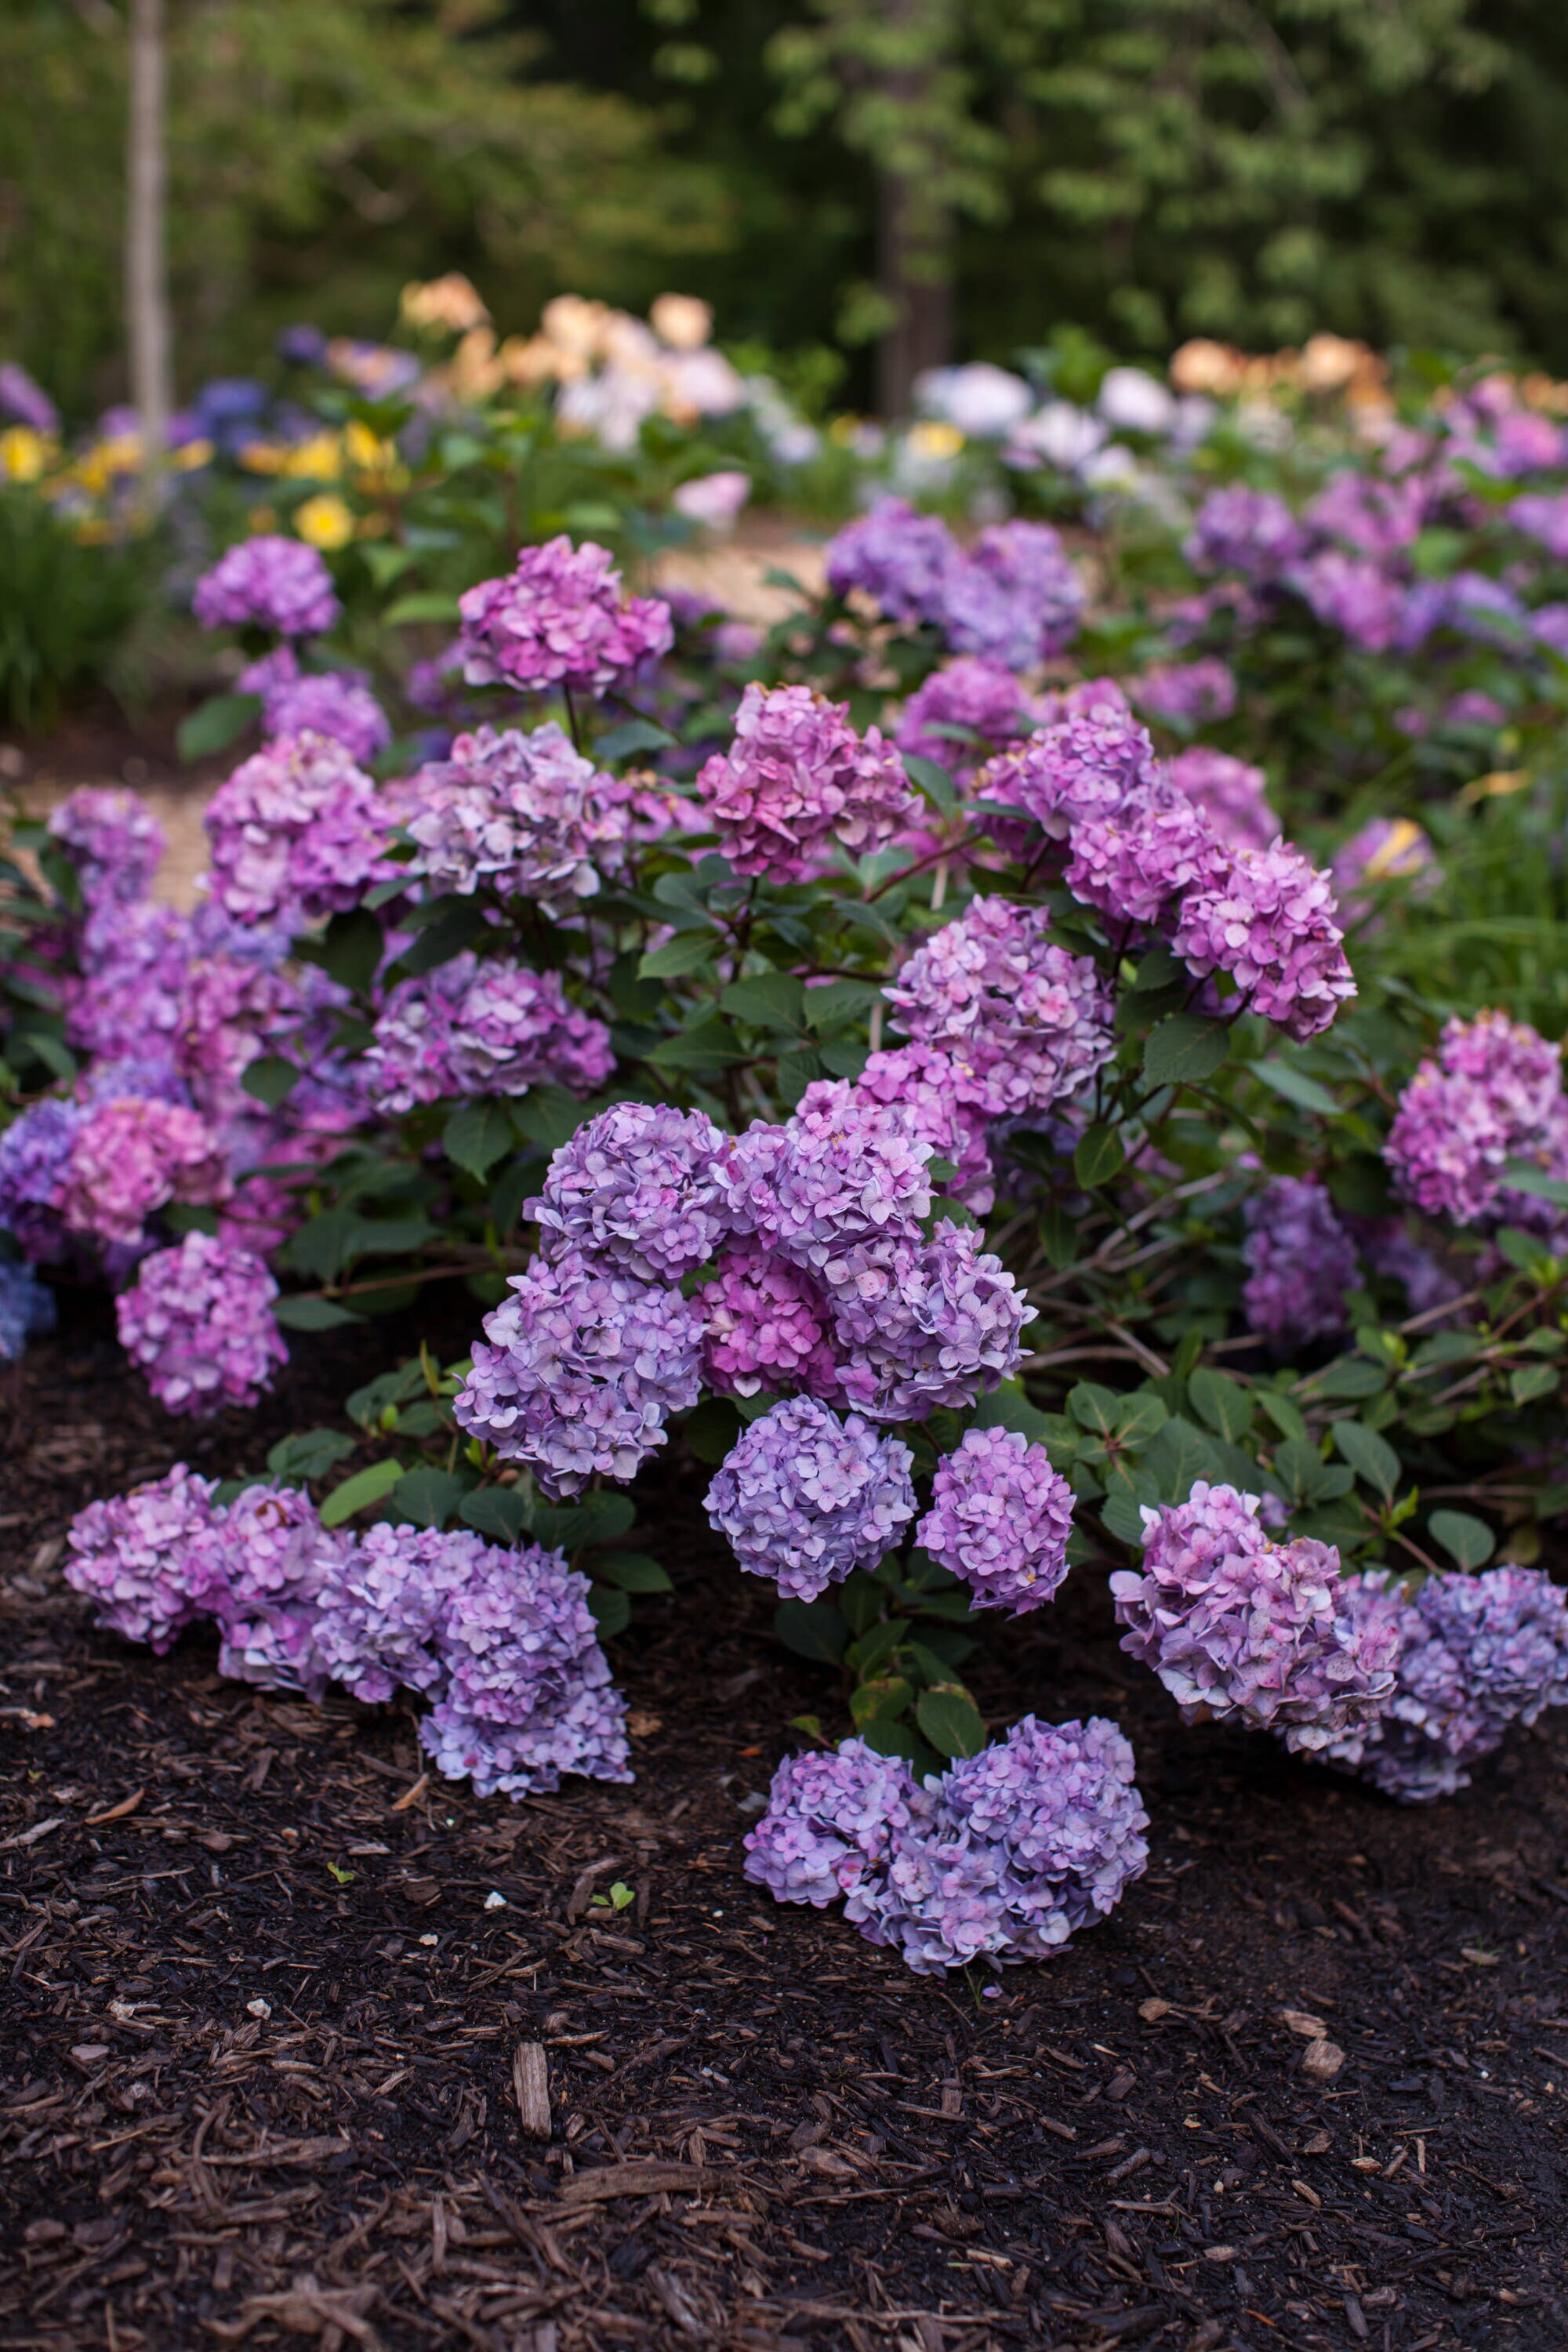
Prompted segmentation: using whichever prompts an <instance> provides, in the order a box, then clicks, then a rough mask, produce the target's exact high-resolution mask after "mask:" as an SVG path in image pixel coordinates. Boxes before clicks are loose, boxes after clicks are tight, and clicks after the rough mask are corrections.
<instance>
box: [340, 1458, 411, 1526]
mask: <svg viewBox="0 0 1568 2352" xmlns="http://www.w3.org/2000/svg"><path fill="white" fill-rule="evenodd" d="M402 1476H403V1465H402V1463H401V1462H373V1463H371V1464H370V1465H369V1466H368V1468H366V1469H363V1470H356V1471H355V1472H354V1475H353V1477H352V1478H345V1479H344V1480H343V1483H342V1486H334V1487H333V1488H332V1491H331V1494H330V1495H329V1496H327V1499H326V1501H325V1502H324V1503H323V1504H322V1505H321V1525H322V1526H323V1527H324V1528H341V1527H342V1523H343V1521H344V1520H345V1519H352V1518H353V1515H354V1513H355V1512H356V1511H367V1510H369V1508H370V1507H371V1505H372V1504H373V1503H381V1502H384V1501H385V1499H386V1497H387V1496H388V1495H390V1494H391V1492H392V1490H393V1488H394V1487H395V1486H396V1485H397V1484H398V1482H399V1480H400V1479H401V1478H402Z"/></svg>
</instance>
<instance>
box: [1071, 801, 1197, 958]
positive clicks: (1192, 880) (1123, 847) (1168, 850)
mask: <svg viewBox="0 0 1568 2352" xmlns="http://www.w3.org/2000/svg"><path fill="white" fill-rule="evenodd" d="M1223 862H1224V858H1223V852H1222V850H1221V847H1220V845H1219V843H1218V842H1217V841H1216V839H1215V834H1214V829H1213V827H1212V826H1211V825H1210V824H1209V821H1208V818H1207V817H1206V816H1205V814H1204V812H1203V811H1202V809H1200V808H1199V807H1197V806H1196V804H1195V803H1194V802H1192V801H1190V800H1188V799H1187V798H1186V797H1185V795H1184V794H1183V793H1177V792H1174V791H1173V790H1172V789H1171V788H1170V786H1168V785H1167V786H1165V787H1164V789H1163V790H1161V791H1154V790H1146V791H1143V792H1141V793H1131V795H1130V796H1129V797H1128V799H1127V800H1126V801H1124V802H1123V803H1122V805H1121V809H1120V810H1119V811H1118V813H1117V814H1116V815H1114V816H1102V817H1090V818H1088V819H1086V820H1085V822H1084V823H1082V824H1075V825H1074V827H1073V829H1072V856H1071V857H1070V859H1069V860H1068V867H1067V872H1066V874H1065V875H1064V877H1063V879H1064V880H1065V881H1066V883H1067V886H1068V889H1069V890H1070V891H1071V892H1072V894H1073V897H1074V898H1078V899H1079V900H1081V902H1082V903H1083V905H1085V906H1086V907H1096V908H1099V910H1100V913H1101V914H1102V915H1104V916H1105V918H1106V919H1107V921H1108V922H1109V923H1110V924H1111V925H1112V926H1113V927H1115V928H1114V929H1113V930H1112V934H1111V936H1112V937H1113V938H1114V937H1115V936H1116V931H1117V930H1118V929H1121V928H1122V927H1124V926H1126V925H1128V924H1137V923H1152V922H1156V921H1157V920H1158V919H1159V917H1160V915H1161V914H1162V912H1163V909H1164V908H1165V907H1166V905H1167V904H1168V903H1169V901H1170V900H1171V899H1172V898H1176V897H1178V896H1179V895H1180V894H1181V893H1183V892H1184V891H1188V890H1191V889H1193V888H1194V887H1202V886H1203V885H1205V883H1207V882H1209V881H1210V880H1212V878H1213V877H1214V876H1215V874H1216V873H1217V872H1219V871H1220V870H1221V868H1222V866H1223Z"/></svg>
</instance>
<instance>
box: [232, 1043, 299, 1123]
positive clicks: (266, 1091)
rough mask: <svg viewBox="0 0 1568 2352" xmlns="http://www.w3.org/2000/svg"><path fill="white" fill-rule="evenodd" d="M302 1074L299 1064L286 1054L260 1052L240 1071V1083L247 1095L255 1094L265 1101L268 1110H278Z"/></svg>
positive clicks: (259, 1099) (257, 1098)
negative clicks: (291, 1060) (290, 1059)
mask: <svg viewBox="0 0 1568 2352" xmlns="http://www.w3.org/2000/svg"><path fill="white" fill-rule="evenodd" d="M300 1076H301V1073H300V1067H299V1065H298V1064H297V1063H294V1062H290V1061H289V1060H288V1059H287V1057H286V1056H285V1055H282V1054H258V1055H257V1057H256V1059H255V1060H254V1061H253V1062H247V1064H246V1066H245V1068H244V1070H243V1071H242V1072H241V1073H240V1080H239V1083H240V1085H241V1086H242V1087H244V1088H245V1091H246V1093H247V1095H252V1096H254V1097H255V1098H256V1100H257V1101H258V1102H259V1103H265V1104H266V1105H267V1108H268V1110H276V1109H277V1108H278V1106H279V1103H280V1102H282V1101H284V1100H285V1099H286V1098H287V1097H288V1096H289V1094H290V1093H291V1092H292V1090H293V1088H294V1087H295V1086H296V1085H297V1084H298V1082H299V1079H300Z"/></svg>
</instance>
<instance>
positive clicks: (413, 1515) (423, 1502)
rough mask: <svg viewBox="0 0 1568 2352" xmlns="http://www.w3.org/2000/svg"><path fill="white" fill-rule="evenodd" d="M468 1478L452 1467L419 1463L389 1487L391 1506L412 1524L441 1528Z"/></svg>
mask: <svg viewBox="0 0 1568 2352" xmlns="http://www.w3.org/2000/svg"><path fill="white" fill-rule="evenodd" d="M467 1493H468V1480H467V1479H466V1478H459V1477H458V1475H457V1473H456V1471H453V1470H437V1468H436V1467H435V1465H434V1464H432V1463H423V1464H421V1465H420V1467H419V1468H418V1469H417V1470H410V1471H408V1472H407V1473H406V1475H405V1476H403V1477H401V1478H400V1479H399V1480H398V1482H397V1484H396V1486H395V1487H394V1488H393V1490H392V1496H391V1501H392V1507H393V1509H394V1510H395V1512H396V1514H397V1516H398V1517H399V1518H400V1519H402V1520H404V1521H405V1522H406V1523H407V1525H409V1526H410V1527H416V1528H444V1527H445V1526H446V1524H447V1520H448V1519H449V1518H450V1517H451V1516H452V1514H453V1512H454V1511H455V1510H456V1509H457V1507H458V1504H459V1503H460V1502H461V1501H462V1499H463V1497H464V1496H465V1495H466V1494H467Z"/></svg>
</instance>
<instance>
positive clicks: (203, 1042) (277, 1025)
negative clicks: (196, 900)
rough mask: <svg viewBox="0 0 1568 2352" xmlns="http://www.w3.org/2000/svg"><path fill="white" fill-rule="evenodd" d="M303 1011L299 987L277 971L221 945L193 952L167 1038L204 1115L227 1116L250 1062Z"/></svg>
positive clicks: (277, 1041)
mask: <svg viewBox="0 0 1568 2352" xmlns="http://www.w3.org/2000/svg"><path fill="white" fill-rule="evenodd" d="M304 1017H305V1008H304V1005H303V1003H302V1002H301V999H300V991H299V989H298V988H297V987H296V986H295V984H294V982H292V981H291V980H289V979H288V978H287V977H286V976H285V975H284V974H283V973H282V972H280V971H269V970H268V967H267V965H265V964H264V963H258V962H256V961H253V960H250V959H247V958H242V957H239V956H235V955H228V954H225V953H224V952H223V951H222V950H219V951H218V952H216V953H215V954H212V955H197V956H193V957H192V959H191V962H190V965H189V968H188V969H187V971H186V973H185V978H184V985H183V987H182V989H181V991H180V1000H179V1012H178V1016H177V1019H176V1022H175V1026H174V1033H173V1035H172V1037H171V1039H170V1043H171V1045H172V1046H173V1048H174V1067H175V1068H176V1069H177V1070H178V1071H179V1073H180V1074H181V1076H184V1078H185V1079H187V1080H188V1081H189V1083H190V1086H191V1087H192V1089H193V1090H194V1091H195V1095H196V1097H197V1100H198V1103H199V1106H200V1108H202V1109H203V1110H204V1111H205V1112H206V1113H207V1115H208V1116H209V1117H218V1116H223V1115H226V1114H227V1115H232V1114H233V1113H234V1112H235V1111H236V1110H237V1109H238V1108H242V1107H243V1098H242V1097H240V1096H239V1093H238V1088H239V1083H240V1080H241V1078H242V1077H243V1076H244V1075H245V1072H246V1071H247V1069H248V1068H249V1066H250V1065H251V1063H252V1062H253V1061H255V1060H256V1058H257V1056H258V1055H260V1054H264V1053H266V1052H267V1051H268V1048H269V1047H270V1046H273V1045H279V1046H280V1045H282V1044H283V1042H284V1040H285V1039H286V1038H287V1037H288V1036H289V1033H290V1032H292V1031H293V1030H295V1029H297V1028H298V1027H299V1026H300V1024H301V1023H302V1021H303V1020H304Z"/></svg>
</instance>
